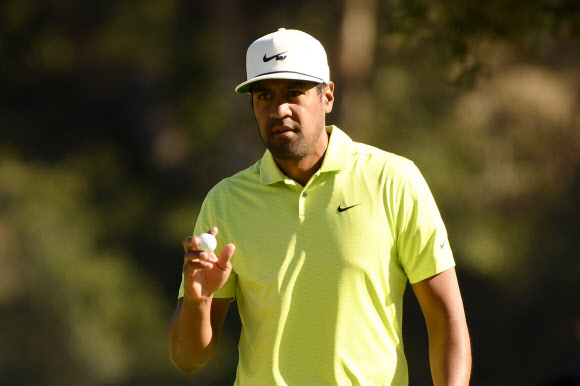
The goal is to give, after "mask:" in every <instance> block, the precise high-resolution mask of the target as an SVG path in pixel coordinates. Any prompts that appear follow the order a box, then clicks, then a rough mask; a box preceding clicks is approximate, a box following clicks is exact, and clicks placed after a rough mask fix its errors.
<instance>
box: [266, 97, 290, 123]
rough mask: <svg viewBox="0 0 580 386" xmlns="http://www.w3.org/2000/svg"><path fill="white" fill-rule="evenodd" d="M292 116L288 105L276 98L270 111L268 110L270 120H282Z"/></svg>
mask: <svg viewBox="0 0 580 386" xmlns="http://www.w3.org/2000/svg"><path fill="white" fill-rule="evenodd" d="M290 115H292V112H291V110H290V104H289V103H288V102H287V101H285V100H283V99H282V98H278V99H276V100H275V101H274V103H273V104H272V109H271V110H270V117H272V118H280V119H281V118H284V117H287V116H290Z"/></svg>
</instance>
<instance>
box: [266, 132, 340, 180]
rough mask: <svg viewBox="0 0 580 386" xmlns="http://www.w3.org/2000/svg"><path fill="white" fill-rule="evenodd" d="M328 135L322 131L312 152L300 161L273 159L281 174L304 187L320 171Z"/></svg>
mask: <svg viewBox="0 0 580 386" xmlns="http://www.w3.org/2000/svg"><path fill="white" fill-rule="evenodd" d="M328 138H329V134H328V133H327V132H326V131H324V135H321V136H320V139H319V140H318V143H317V146H316V147H315V148H314V151H313V152H312V153H310V154H309V155H307V156H306V157H305V158H302V159H300V160H283V159H278V158H276V157H274V160H275V161H276V164H278V167H279V168H280V170H282V172H283V173H284V174H285V175H287V176H288V177H290V178H292V179H293V180H294V181H296V182H298V183H299V184H300V185H302V186H306V184H307V183H308V181H309V180H310V178H311V177H312V176H313V175H314V173H316V172H317V171H318V169H320V166H321V165H322V161H323V160H324V154H326V149H327V148H328Z"/></svg>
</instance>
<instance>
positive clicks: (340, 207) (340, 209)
mask: <svg viewBox="0 0 580 386" xmlns="http://www.w3.org/2000/svg"><path fill="white" fill-rule="evenodd" d="M360 204H362V202H361V203H358V204H354V205H351V206H347V207H346V208H343V207H342V204H340V205H339V206H338V211H339V212H344V211H345V210H349V209H350V208H354V207H355V206H358V205H360Z"/></svg>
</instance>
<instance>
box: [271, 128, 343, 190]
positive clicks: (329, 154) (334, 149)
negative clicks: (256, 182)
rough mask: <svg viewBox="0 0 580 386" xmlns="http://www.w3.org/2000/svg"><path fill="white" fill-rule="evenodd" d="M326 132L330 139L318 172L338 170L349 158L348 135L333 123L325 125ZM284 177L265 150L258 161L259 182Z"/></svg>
mask: <svg viewBox="0 0 580 386" xmlns="http://www.w3.org/2000/svg"><path fill="white" fill-rule="evenodd" d="M326 132H327V133H329V134H330V139H329V142H328V148H327V149H326V153H325V154H324V160H323V161H322V165H321V166H320V170H319V173H323V172H330V171H337V170H339V171H340V170H342V169H344V168H346V166H347V165H348V161H349V158H350V148H351V144H352V140H351V139H350V137H349V136H348V135H346V134H345V133H344V132H343V131H342V130H340V129H339V128H338V127H336V126H334V125H331V126H326ZM286 179H288V177H286V176H285V175H284V173H282V171H281V170H280V168H279V167H278V164H276V161H275V160H274V156H272V153H270V150H266V152H265V153H264V156H263V157H262V160H261V162H260V181H261V183H262V184H263V185H269V184H274V183H276V182H279V181H284V180H286Z"/></svg>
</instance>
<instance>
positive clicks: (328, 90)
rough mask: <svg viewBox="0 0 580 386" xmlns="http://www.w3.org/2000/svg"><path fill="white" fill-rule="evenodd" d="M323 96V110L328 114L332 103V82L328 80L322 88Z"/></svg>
mask: <svg viewBox="0 0 580 386" xmlns="http://www.w3.org/2000/svg"><path fill="white" fill-rule="evenodd" d="M323 97H324V99H323V102H324V111H326V114H328V113H330V112H331V111H332V106H333V105H334V82H328V84H327V85H326V87H325V88H324V93H323Z"/></svg>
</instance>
